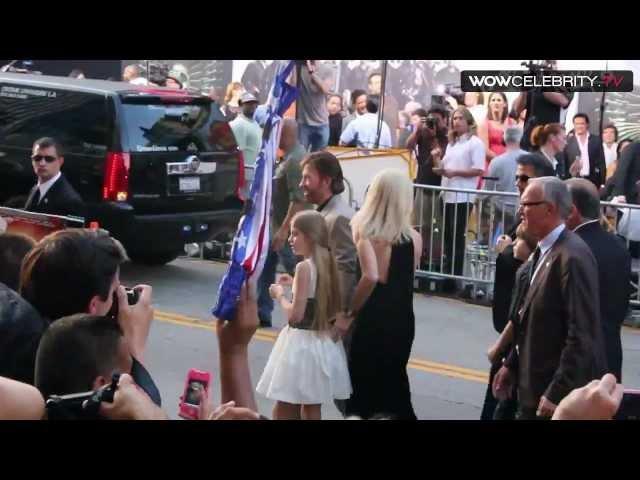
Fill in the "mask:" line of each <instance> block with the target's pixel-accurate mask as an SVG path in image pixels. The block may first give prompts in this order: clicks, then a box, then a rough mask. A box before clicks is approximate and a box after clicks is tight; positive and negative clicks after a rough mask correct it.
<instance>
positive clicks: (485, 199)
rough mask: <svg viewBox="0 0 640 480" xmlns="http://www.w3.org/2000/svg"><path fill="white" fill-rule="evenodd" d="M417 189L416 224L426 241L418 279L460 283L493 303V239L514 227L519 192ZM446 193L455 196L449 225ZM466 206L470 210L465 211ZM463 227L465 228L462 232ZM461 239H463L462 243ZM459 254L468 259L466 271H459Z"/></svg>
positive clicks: (415, 189) (474, 295)
mask: <svg viewBox="0 0 640 480" xmlns="http://www.w3.org/2000/svg"><path fill="white" fill-rule="evenodd" d="M414 187H415V188H414V191H415V203H414V214H415V215H414V218H415V223H416V225H415V226H416V227H417V229H418V231H419V232H420V233H421V234H422V239H423V256H422V261H421V268H420V269H418V270H417V271H416V276H417V277H418V278H426V279H453V280H457V281H459V282H461V283H463V284H466V285H471V287H472V291H471V295H472V297H473V298H478V297H484V298H485V299H490V298H491V296H492V293H493V282H494V278H495V258H496V253H495V240H496V239H497V237H498V236H499V235H500V234H502V233H504V232H507V231H508V230H509V229H510V228H511V227H512V222H514V221H515V219H516V214H517V208H518V206H517V205H518V194H517V193H515V192H498V191H494V190H472V189H461V188H447V187H440V186H432V185H421V184H415V185H414ZM447 193H449V194H453V196H454V200H455V202H456V203H454V207H450V208H449V217H448V221H447V208H446V204H445V202H444V198H443V197H444V196H445V194H447ZM468 195H473V196H475V199H474V200H473V201H472V202H465V200H469V197H468ZM458 202H459V203H458ZM465 203H467V204H471V205H472V207H471V208H469V209H468V210H467V208H465V206H466V205H465ZM451 210H453V214H451ZM461 215H462V216H465V218H464V220H459V218H460V216H461ZM451 216H453V218H451ZM462 225H464V227H463V228H460V227H461V226H462ZM447 228H448V229H449V233H448V232H447ZM451 229H453V232H451ZM460 230H462V231H460ZM459 236H463V237H464V241H462V240H460V238H459ZM456 246H462V248H461V249H458V248H456ZM446 253H449V255H446ZM460 255H463V256H464V258H463V261H462V271H461V272H459V273H456V271H455V265H456V259H457V258H458V257H459V256H460ZM449 257H450V258H449ZM458 262H459V259H458Z"/></svg>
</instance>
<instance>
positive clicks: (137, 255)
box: [128, 250, 182, 265]
mask: <svg viewBox="0 0 640 480" xmlns="http://www.w3.org/2000/svg"><path fill="white" fill-rule="evenodd" d="M128 254H129V258H131V261H132V262H134V263H140V264H142V265H164V264H165V263H169V262H172V261H173V260H175V259H176V258H178V255H181V254H182V250H172V251H169V252H154V253H149V252H135V251H132V252H128Z"/></svg>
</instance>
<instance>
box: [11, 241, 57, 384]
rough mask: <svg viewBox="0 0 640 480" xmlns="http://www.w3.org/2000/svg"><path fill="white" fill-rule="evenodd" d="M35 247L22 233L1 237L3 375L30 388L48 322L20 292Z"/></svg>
mask: <svg viewBox="0 0 640 480" xmlns="http://www.w3.org/2000/svg"><path fill="white" fill-rule="evenodd" d="M34 245H35V242H34V241H33V240H32V239H31V238H29V237H27V236H24V235H21V234H15V233H3V234H0V376H3V377H8V378H12V379H14V380H18V381H20V382H25V383H28V384H31V385H32V384H33V369H34V362H35V358H36V350H37V349H38V341H39V339H40V335H42V332H44V330H45V329H46V328H47V322H45V321H44V320H43V319H42V318H41V317H40V315H39V314H38V312H36V311H35V309H34V308H33V307H32V306H31V305H29V303H28V302H26V301H25V300H24V299H23V298H22V297H21V296H20V295H19V294H18V293H17V290H18V285H19V278H20V265H21V263H22V260H23V259H24V257H25V256H26V255H27V253H28V252H29V251H30V250H31V249H32V248H33V247H34Z"/></svg>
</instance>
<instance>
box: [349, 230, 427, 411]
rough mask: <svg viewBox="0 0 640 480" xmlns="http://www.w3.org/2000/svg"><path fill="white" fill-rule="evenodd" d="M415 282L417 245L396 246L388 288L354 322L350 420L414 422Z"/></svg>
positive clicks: (379, 289)
mask: <svg viewBox="0 0 640 480" xmlns="http://www.w3.org/2000/svg"><path fill="white" fill-rule="evenodd" d="M413 276H414V253H413V242H412V241H411V240H409V241H403V242H401V243H398V244H396V245H393V247H392V250H391V259H390V263H389V275H388V279H387V283H386V284H382V283H380V282H378V284H377V285H376V287H375V289H374V290H373V293H372V294H371V296H370V297H369V299H368V300H367V302H366V303H365V305H364V307H363V308H362V310H361V311H360V313H359V314H358V317H357V318H356V321H355V326H354V330H353V338H352V341H351V354H350V358H349V373H350V375H351V384H352V387H353V394H352V395H351V398H350V399H349V400H348V401H347V415H358V416H359V417H362V418H371V417H373V416H375V415H383V416H385V417H391V418H393V419H402V420H416V415H415V413H414V411H413V406H412V405H411V391H410V388H409V377H408V375H407V363H408V362H409V355H410V354H411V346H412V344H413V338H414V335H415V317H414V315H413Z"/></svg>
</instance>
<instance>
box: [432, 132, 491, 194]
mask: <svg viewBox="0 0 640 480" xmlns="http://www.w3.org/2000/svg"><path fill="white" fill-rule="evenodd" d="M484 158H485V148H484V143H482V140H480V139H479V138H478V137H477V136H475V135H468V134H467V135H463V136H462V137H460V138H459V139H458V141H457V142H456V143H450V144H449V145H448V146H447V153H446V154H445V156H444V158H443V159H442V168H445V169H447V170H484ZM477 185H478V177H451V178H447V177H442V186H443V187H448V188H464V189H470V190H475V189H476V186H477ZM475 199H476V196H475V195H474V194H467V193H456V192H445V194H444V202H445V203H466V202H469V203H473V201H474V200H475Z"/></svg>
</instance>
